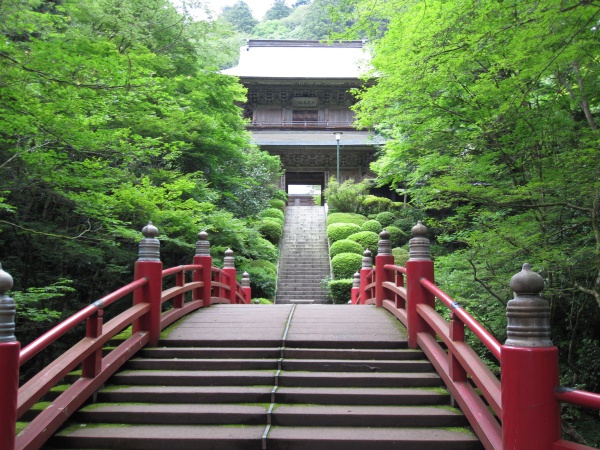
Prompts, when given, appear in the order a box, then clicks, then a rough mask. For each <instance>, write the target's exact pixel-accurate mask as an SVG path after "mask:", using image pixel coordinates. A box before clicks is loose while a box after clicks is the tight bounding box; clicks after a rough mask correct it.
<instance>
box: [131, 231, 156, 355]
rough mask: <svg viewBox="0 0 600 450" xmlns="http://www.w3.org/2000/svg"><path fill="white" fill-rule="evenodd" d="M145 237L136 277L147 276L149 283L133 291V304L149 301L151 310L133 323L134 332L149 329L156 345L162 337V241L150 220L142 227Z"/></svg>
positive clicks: (151, 339) (153, 343)
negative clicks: (157, 237)
mask: <svg viewBox="0 0 600 450" xmlns="http://www.w3.org/2000/svg"><path fill="white" fill-rule="evenodd" d="M142 234H143V235H144V239H142V240H141V241H140V250H139V258H138V260H137V261H136V263H135V272H134V278H135V279H136V280H139V279H140V278H146V279H147V280H148V284H146V285H145V286H144V287H142V288H141V289H138V290H136V291H135V292H134V293H133V304H134V305H137V304H139V303H149V304H150V312H149V313H148V314H144V315H143V316H142V317H140V318H139V319H138V320H136V321H135V322H134V323H133V332H134V333H137V332H139V331H147V332H148V333H149V334H150V342H149V345H150V346H151V347H156V346H157V345H158V340H159V339H160V316H161V312H162V311H161V309H162V301H161V297H162V270H163V265H162V262H161V260H160V241H159V240H158V239H156V236H158V228H156V227H155V226H154V225H152V222H149V223H148V225H146V226H145V227H144V228H143V229H142Z"/></svg>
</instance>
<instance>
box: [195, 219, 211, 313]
mask: <svg viewBox="0 0 600 450" xmlns="http://www.w3.org/2000/svg"><path fill="white" fill-rule="evenodd" d="M194 264H195V265H199V266H202V268H201V269H199V270H195V271H194V276H193V278H194V281H201V282H202V283H204V285H203V286H202V287H201V288H199V289H197V290H195V291H194V293H193V294H192V295H193V299H194V300H202V301H203V303H204V306H205V307H208V306H210V305H211V303H212V302H211V296H212V257H211V256H210V242H209V241H208V233H207V232H206V231H201V232H200V233H198V241H197V242H196V254H195V255H194Z"/></svg>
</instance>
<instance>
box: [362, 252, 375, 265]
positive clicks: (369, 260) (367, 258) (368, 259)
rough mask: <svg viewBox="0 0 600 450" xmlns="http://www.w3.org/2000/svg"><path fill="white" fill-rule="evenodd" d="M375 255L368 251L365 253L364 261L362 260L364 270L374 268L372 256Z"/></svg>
mask: <svg viewBox="0 0 600 450" xmlns="http://www.w3.org/2000/svg"><path fill="white" fill-rule="evenodd" d="M371 255H373V253H371V250H369V249H366V250H365V251H364V253H363V259H362V268H363V269H372V268H373V258H372V256H371Z"/></svg>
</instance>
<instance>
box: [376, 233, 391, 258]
mask: <svg viewBox="0 0 600 450" xmlns="http://www.w3.org/2000/svg"><path fill="white" fill-rule="evenodd" d="M377 254H378V255H391V254H392V241H391V240H390V233H388V231H387V230H383V231H382V232H381V233H379V242H378V246H377Z"/></svg>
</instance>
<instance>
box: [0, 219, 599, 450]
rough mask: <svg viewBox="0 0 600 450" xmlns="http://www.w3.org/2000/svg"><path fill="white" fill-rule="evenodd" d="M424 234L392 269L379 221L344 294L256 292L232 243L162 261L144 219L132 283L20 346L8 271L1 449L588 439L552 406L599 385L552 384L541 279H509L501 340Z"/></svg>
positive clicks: (553, 352) (530, 446)
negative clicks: (63, 340) (278, 296)
mask: <svg viewBox="0 0 600 450" xmlns="http://www.w3.org/2000/svg"><path fill="white" fill-rule="evenodd" d="M426 232H427V229H426V228H425V227H424V226H423V225H422V224H420V223H419V224H418V225H417V226H415V227H414V228H413V230H412V235H413V236H412V239H411V241H410V259H409V260H408V262H407V264H406V267H400V266H396V265H394V259H393V257H392V255H391V246H390V241H389V234H387V232H385V231H383V232H382V233H381V235H380V238H381V239H380V241H379V248H378V255H377V257H376V258H375V268H373V261H372V259H371V255H370V252H368V251H367V252H365V255H364V258H363V265H362V269H361V270H360V273H357V274H356V275H355V283H354V287H353V288H352V302H351V303H352V305H289V304H287V305H254V304H252V302H251V295H250V287H249V279H248V276H247V274H244V275H243V276H242V277H241V284H239V283H238V282H237V281H236V276H237V274H236V269H235V265H234V259H233V252H231V251H230V250H228V251H227V252H226V253H225V259H224V267H223V268H222V269H219V268H216V267H213V265H212V258H211V256H210V248H209V242H208V236H207V234H206V233H204V232H202V233H200V234H199V241H198V242H197V244H196V255H195V256H194V259H193V263H192V264H191V265H184V266H179V267H173V268H170V269H163V266H162V263H161V261H160V251H159V249H160V243H159V241H158V239H157V235H158V230H157V229H156V228H155V227H153V226H152V225H151V224H149V225H148V226H147V227H145V228H144V230H143V234H144V236H145V237H144V239H142V241H141V243H140V250H139V259H138V261H137V262H136V265H135V275H134V281H133V282H132V283H130V284H128V285H127V286H124V287H122V288H121V289H119V290H117V291H115V292H113V293H111V294H109V295H107V296H106V297H104V298H102V299H100V300H98V301H96V302H94V303H93V304H91V305H89V306H88V307H86V308H84V309H83V310H81V311H80V312H78V313H77V314H75V315H73V316H71V317H70V318H68V319H67V320H65V321H64V322H62V323H61V324H59V325H58V326H56V327H55V328H53V329H52V330H50V331H49V332H47V333H46V334H44V335H43V336H41V337H40V338H39V339H37V340H35V341H34V342H32V343H31V344H29V345H28V346H27V347H25V348H23V349H21V348H20V344H19V342H17V340H16V338H15V336H14V332H15V324H14V315H15V304H14V301H13V300H12V299H11V298H9V297H8V296H7V295H6V292H7V291H8V290H10V289H11V287H12V278H11V277H10V275H8V274H7V273H6V272H4V271H2V270H1V268H0V363H1V365H0V447H1V449H2V450H12V449H38V448H95V449H98V448H102V449H109V448H110V449H125V448H126V449H154V448H156V449H159V448H161V449H162V448H170V449H188V448H189V449H200V448H206V449H237V448H240V449H305V448H306V449H308V448H310V449H312V450H318V449H336V448H340V449H349V450H351V449H363V448H369V449H400V448H410V449H479V448H485V449H506V450H507V449H515V450H536V449H540V450H559V449H574V450H576V449H589V448H591V447H586V446H584V445H580V444H575V443H572V442H567V441H565V440H562V438H561V403H570V404H574V405H579V406H583V407H587V408H595V409H600V395H599V394H594V393H590V392H585V391H580V390H575V389H570V388H565V387H562V386H560V385H559V375H558V374H559V370H558V350H557V348H556V347H554V346H553V345H552V342H551V341H550V328H549V307H548V304H547V302H546V301H545V300H543V299H542V298H540V296H539V294H540V292H541V291H542V289H543V285H544V283H543V280H542V278H541V276H540V275H538V274H536V273H534V272H532V271H531V269H530V267H529V265H528V264H525V265H524V266H523V270H522V271H521V272H520V273H518V274H516V275H515V276H514V277H513V278H512V279H511V282H510V284H511V288H512V290H513V291H514V293H515V297H514V299H513V300H511V301H510V302H509V303H508V307H507V317H508V329H507V336H508V339H507V341H506V342H505V343H504V344H501V343H500V342H498V341H497V340H496V339H495V338H494V337H493V336H492V335H491V334H490V333H489V332H488V331H486V330H485V328H483V327H482V326H481V325H480V324H479V323H478V322H477V321H476V320H475V319H474V318H473V317H472V316H471V315H469V313H468V312H466V311H465V310H464V309H463V308H461V306H460V305H459V304H457V303H455V302H454V301H453V300H452V299H451V298H450V297H449V296H448V295H447V294H446V293H444V292H443V291H442V290H440V289H439V288H438V287H437V286H436V285H435V284H434V267H433V262H432V260H431V257H430V253H429V240H428V239H427V238H426ZM165 280H166V281H165ZM164 286H173V287H170V288H168V289H165V288H164ZM129 295H132V298H133V301H132V306H131V307H130V308H128V309H126V310H125V311H124V312H122V313H120V314H117V315H116V316H115V317H113V318H112V319H110V320H108V321H107V322H106V323H103V312H104V310H105V309H106V308H108V307H109V306H110V305H112V304H114V303H115V302H117V301H119V300H120V299H123V298H124V297H127V296H129ZM436 300H437V301H436ZM211 305H212V306H211ZM365 305H372V306H365ZM121 309H122V308H121ZM438 311H441V313H440V312H438ZM446 318H448V320H447V319H446ZM83 322H85V323H86V334H85V337H83V338H82V339H81V340H80V341H79V342H78V343H77V344H75V345H74V346H73V347H72V348H70V349H69V350H67V351H66V352H64V353H63V354H62V355H61V356H60V357H58V358H57V359H56V360H55V361H53V362H52V363H50V364H49V365H48V366H47V367H45V368H44V369H43V370H41V371H40V372H39V373H38V374H37V375H35V376H33V377H32V378H31V379H29V380H28V381H27V382H25V383H24V384H23V385H22V386H20V387H19V368H20V366H21V365H23V364H24V363H25V362H27V361H28V360H29V359H31V358H33V357H34V356H35V355H36V354H38V353H40V352H41V351H43V350H44V349H45V348H47V347H48V346H49V345H51V344H52V343H53V342H55V341H56V340H57V339H58V338H59V337H60V336H62V335H63V334H65V333H67V332H68V331H71V330H73V329H74V328H75V327H76V326H78V325H79V324H81V323H83ZM171 325H173V326H171ZM466 329H469V330H471V332H472V333H473V335H474V336H476V338H478V339H479V340H480V341H481V343H483V345H485V346H486V347H487V349H488V350H489V353H490V355H493V357H495V358H496V359H497V361H498V363H499V366H500V369H501V379H499V378H498V377H497V376H496V375H494V374H493V373H492V372H491V371H490V369H489V368H488V367H487V366H486V364H485V363H484V362H483V361H482V360H481V359H480V358H479V356H478V355H477V353H476V352H475V351H474V350H473V349H472V348H471V347H470V346H469V345H468V344H467V342H466V341H465V330H466ZM124 330H131V332H130V333H128V332H127V331H126V332H125V333H123V331H124ZM117 335H119V336H121V337H122V339H116V337H117ZM123 335H125V337H123ZM78 368H80V369H81V371H80V372H74V371H76V370H77V369H78ZM57 385H59V386H60V387H58V388H57V387H56V386H57ZM43 400H45V402H44V403H40V401H43ZM39 405H41V406H39ZM23 422H25V423H26V426H24V428H22V426H23V425H22V423H23ZM17 423H19V431H18V433H17V432H16V430H17V427H16V424H17Z"/></svg>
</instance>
